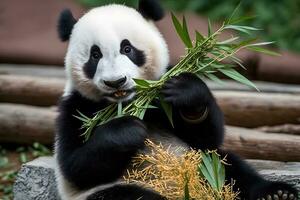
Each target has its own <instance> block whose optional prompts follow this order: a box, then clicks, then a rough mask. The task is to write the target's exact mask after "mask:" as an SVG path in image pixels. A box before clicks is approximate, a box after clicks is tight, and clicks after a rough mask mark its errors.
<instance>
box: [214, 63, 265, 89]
mask: <svg viewBox="0 0 300 200" xmlns="http://www.w3.org/2000/svg"><path fill="white" fill-rule="evenodd" d="M219 71H220V72H222V73H223V74H224V75H226V76H228V77H229V78H232V79H234V80H236V81H238V82H240V83H243V84H245V85H247V86H250V87H253V88H255V89H256V90H257V91H259V90H258V88H257V87H256V86H255V85H254V84H253V83H252V82H251V81H249V80H248V79H247V78H246V77H244V76H243V75H242V74H240V73H239V72H237V71H236V70H234V69H232V68H231V69H219Z"/></svg>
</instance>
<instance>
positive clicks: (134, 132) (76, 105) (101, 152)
mask: <svg viewBox="0 0 300 200" xmlns="http://www.w3.org/2000/svg"><path fill="white" fill-rule="evenodd" d="M78 98H82V97H80V96H72V97H69V98H66V99H65V100H63V101H62V102H61V104H60V114H59V117H58V120H57V124H58V127H57V128H58V129H57V135H56V140H57V141H56V145H57V148H56V151H57V152H56V153H57V158H58V162H59V167H60V170H61V172H62V174H63V175H64V177H65V178H66V179H67V180H68V181H69V182H71V183H72V184H73V185H75V186H76V187H77V188H78V189H87V188H91V187H93V186H96V185H100V184H105V183H110V182H112V181H115V180H117V179H118V178H120V177H121V175H122V174H123V172H124V170H125V169H126V167H127V165H128V164H129V163H130V161H131V157H132V156H133V155H135V154H136V152H137V150H138V149H141V148H142V147H143V145H144V139H145V137H146V128H145V126H144V125H143V123H142V122H141V121H140V120H139V119H137V118H134V117H123V118H118V119H114V120H111V121H110V122H108V123H106V124H104V125H101V126H98V127H97V128H96V129H95V130H94V132H93V133H92V136H91V137H90V138H89V140H88V141H87V142H86V143H83V138H82V137H80V134H81V133H82V129H80V126H81V122H80V121H79V120H78V119H76V118H75V117H74V116H73V115H75V114H77V111H76V110H77V109H78V110H79V111H81V112H82V113H84V114H86V113H94V112H95V111H97V110H98V109H99V105H96V104H95V103H93V102H87V101H86V100H83V99H78ZM79 100H80V101H79ZM92 110H93V111H92ZM77 115H78V114H77Z"/></svg>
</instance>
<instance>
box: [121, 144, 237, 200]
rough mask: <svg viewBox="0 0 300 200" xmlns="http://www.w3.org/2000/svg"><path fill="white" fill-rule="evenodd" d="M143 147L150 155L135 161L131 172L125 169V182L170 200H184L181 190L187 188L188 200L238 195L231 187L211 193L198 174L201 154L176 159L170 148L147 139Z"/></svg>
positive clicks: (226, 198) (190, 153) (228, 199)
mask: <svg viewBox="0 0 300 200" xmlns="http://www.w3.org/2000/svg"><path fill="white" fill-rule="evenodd" d="M146 145H147V146H148V147H149V148H150V149H151V153H150V154H139V155H137V156H136V157H135V158H134V161H133V164H132V169H130V170H127V175H126V176H124V180H125V181H126V182H127V183H135V184H139V185H143V186H144V187H147V188H150V189H152V190H154V191H156V192H158V193H160V194H161V195H163V196H165V197H166V198H167V199H170V200H175V199H176V200H177V199H184V188H185V187H186V185H188V189H189V195H190V199H193V200H202V199H203V200H221V199H222V200H233V199H236V198H237V195H238V194H237V193H235V192H233V189H232V185H224V187H223V188H222V190H221V191H216V190H214V189H213V188H212V187H211V186H210V185H209V184H208V182H207V181H206V180H205V179H204V178H202V177H201V176H200V175H199V172H198V165H199V163H201V152H200V151H195V150H189V151H185V152H184V154H182V155H181V156H178V154H176V152H174V151H173V152H172V151H171V150H170V149H171V148H170V146H169V147H167V148H165V147H163V145H161V144H159V145H158V144H155V143H153V142H152V141H150V140H147V141H146Z"/></svg>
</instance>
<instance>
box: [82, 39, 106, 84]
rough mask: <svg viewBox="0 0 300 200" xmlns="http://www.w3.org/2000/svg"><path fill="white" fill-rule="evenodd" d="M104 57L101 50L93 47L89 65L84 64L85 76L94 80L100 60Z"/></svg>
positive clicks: (95, 46)
mask: <svg viewBox="0 0 300 200" xmlns="http://www.w3.org/2000/svg"><path fill="white" fill-rule="evenodd" d="M102 57H103V55H102V53H101V50H100V48H99V47H98V46H97V45H93V46H92V47H91V50H90V57H89V60H88V61H87V63H85V64H84V67H83V71H84V73H85V75H86V76H87V77H88V78H90V79H92V78H93V77H94V75H95V73H96V70H97V65H98V62H99V60H100V59H101V58H102Z"/></svg>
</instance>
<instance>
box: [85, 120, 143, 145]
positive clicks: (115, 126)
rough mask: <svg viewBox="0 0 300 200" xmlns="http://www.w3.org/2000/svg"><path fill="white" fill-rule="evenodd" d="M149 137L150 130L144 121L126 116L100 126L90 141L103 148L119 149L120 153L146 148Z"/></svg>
mask: <svg viewBox="0 0 300 200" xmlns="http://www.w3.org/2000/svg"><path fill="white" fill-rule="evenodd" d="M147 135H148V130H147V127H146V125H145V124H144V123H143V121H142V120H140V119H139V118H137V117H133V116H124V117H120V118H116V119H113V120H111V121H109V122H107V123H105V124H103V125H101V126H98V127H97V128H96V129H95V132H94V133H93V134H92V137H91V139H90V140H92V141H91V142H94V143H96V144H97V145H100V146H102V147H103V146H105V147H106V148H113V149H114V148H116V147H117V148H118V149H119V150H120V151H132V150H137V149H139V148H142V147H143V146H144V142H145V139H146V137H147ZM90 140H89V141H90ZM97 145H90V146H97Z"/></svg>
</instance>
